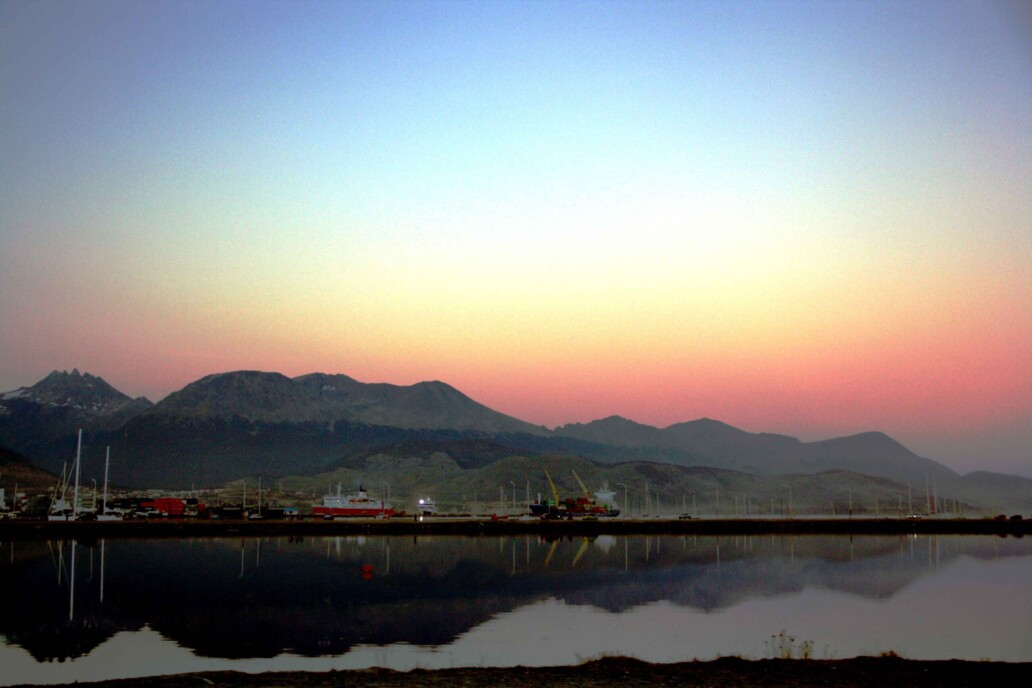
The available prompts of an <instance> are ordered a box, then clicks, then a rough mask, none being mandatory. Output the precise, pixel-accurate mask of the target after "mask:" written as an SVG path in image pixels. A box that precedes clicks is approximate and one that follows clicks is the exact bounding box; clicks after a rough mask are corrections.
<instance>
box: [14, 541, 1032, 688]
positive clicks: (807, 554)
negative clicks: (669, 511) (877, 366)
mask: <svg viewBox="0 0 1032 688" xmlns="http://www.w3.org/2000/svg"><path fill="white" fill-rule="evenodd" d="M1030 544H1032V543H1030V541H1029V540H1027V539H1016V538H998V537H981V536H980V537H974V536H936V537H910V536H904V537H896V536H865V537H852V538H850V537H845V536H812V537H799V536H780V535H777V536H739V537H722V538H718V537H693V536H686V537H673V536H667V537H613V536H600V537H598V538H594V539H587V538H572V539H563V540H556V541H546V540H541V539H538V538H536V537H533V536H519V537H512V538H475V537H474V538H467V537H420V538H412V537H368V538H366V537H333V538H303V539H302V538H261V539H239V540H234V539H226V538H218V539H185V540H166V539H162V540H114V541H112V540H109V541H107V542H105V541H100V542H99V543H91V542H5V543H2V548H3V549H2V550H0V576H2V581H3V584H4V585H3V590H4V592H5V598H6V599H5V601H4V612H3V614H2V615H0V634H2V636H3V638H4V641H3V645H0V666H3V667H4V671H3V672H2V673H0V683H2V684H5V685H9V684H13V683H47V682H64V681H74V680H79V681H92V680H101V679H107V678H122V677H134V676H143V675H157V674H165V673H178V672H185V671H202V670H219V669H235V670H239V671H270V670H294V669H297V670H313V671H317V670H329V669H344V668H359V667H368V666H387V667H391V668H396V669H409V668H414V667H426V668H439V667H451V666H512V665H518V664H524V665H545V664H575V663H578V662H580V661H583V660H585V659H589V658H592V657H596V656H599V655H602V654H623V655H628V656H634V657H639V658H641V659H645V660H648V661H654V662H670V661H682V660H691V659H710V658H713V657H716V656H718V655H732V654H737V655H742V656H746V657H764V656H770V655H771V654H772V653H774V652H775V650H774V642H773V636H776V635H777V634H779V633H780V632H781V631H785V632H786V633H787V634H788V635H791V636H793V637H795V638H797V639H799V642H800V643H802V642H803V641H808V642H809V645H810V647H812V650H813V654H814V655H815V656H817V657H850V656H855V655H859V654H878V653H880V652H884V651H888V650H892V651H894V652H897V653H898V654H900V655H902V656H905V657H911V658H918V659H946V658H960V659H981V658H989V659H996V660H1005V661H1032V634H1030V633H1029V626H1028V623H1029V619H1030V618H1032V592H1030V590H1029V586H1028V585H1027V582H1028V581H1029V580H1032V546H1030ZM105 588H106V589H105Z"/></svg>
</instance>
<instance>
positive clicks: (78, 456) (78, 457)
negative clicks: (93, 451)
mask: <svg viewBox="0 0 1032 688" xmlns="http://www.w3.org/2000/svg"><path fill="white" fill-rule="evenodd" d="M81 464H82V428H79V443H78V445H77V446H76V448H75V495H74V501H73V502H72V519H73V520H78V519H79V467H80V466H81ZM73 544H74V543H73Z"/></svg>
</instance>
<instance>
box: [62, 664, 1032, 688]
mask: <svg viewBox="0 0 1032 688" xmlns="http://www.w3.org/2000/svg"><path fill="white" fill-rule="evenodd" d="M61 685H63V686H69V687H70V686H77V687H79V688H86V687H89V688H129V687H133V688H137V687H138V688H188V687H189V688H198V687H200V688H205V687H208V686H215V687H220V688H223V687H224V688H244V687H245V686H246V687H248V688H251V687H253V688H331V687H333V688H338V687H348V686H356V687H357V686H361V687H362V688H402V687H405V688H446V687H447V688H473V687H479V686H489V687H490V688H575V687H577V688H580V687H584V688H618V687H619V688H634V687H638V686H640V687H641V688H645V687H649V688H654V687H655V686H683V687H685V688H696V687H698V688H702V687H703V686H706V687H716V686H739V687H741V688H753V687H756V688H759V687H761V686H763V687H764V688H778V687H782V686H784V687H788V686H822V687H827V688H859V687H860V686H878V687H879V688H881V687H884V686H892V687H893V688H903V687H906V686H929V687H930V686H937V687H938V686H941V687H946V688H952V687H957V688H959V687H961V686H965V687H966V686H1029V685H1032V663H1020V664H1011V663H1004V662H967V661H959V660H949V661H916V660H907V659H901V658H899V657H891V656H890V657H858V658H855V659H841V660H804V659H764V660H744V659H738V658H734V657H725V658H721V659H717V660H713V661H710V662H682V663H678V664H648V663H646V662H641V661H638V660H635V659H627V658H622V657H619V658H617V657H614V658H604V659H599V660H596V661H593V662H589V663H587V664H582V665H580V666H572V667H534V668H527V667H514V668H507V669H438V670H433V671H430V670H422V669H416V670H413V671H408V672H401V671H392V670H389V669H365V670H360V671H332V672H325V673H309V672H274V673H266V674H244V673H239V672H234V671H219V672H207V673H198V674H180V675H176V676H158V677H153V678H139V679H122V680H116V681H101V682H98V683H70V684H61Z"/></svg>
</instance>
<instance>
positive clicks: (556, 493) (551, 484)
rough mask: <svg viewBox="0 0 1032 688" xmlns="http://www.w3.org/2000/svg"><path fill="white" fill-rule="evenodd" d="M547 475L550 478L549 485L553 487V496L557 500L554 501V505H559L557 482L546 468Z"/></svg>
mask: <svg viewBox="0 0 1032 688" xmlns="http://www.w3.org/2000/svg"><path fill="white" fill-rule="evenodd" d="M544 471H545V477H546V478H547V479H548V486H549V487H551V488H552V498H553V499H554V500H555V501H553V502H552V506H559V490H557V489H556V487H555V483H553V482H552V476H550V475H549V474H548V469H547V468H546V469H544Z"/></svg>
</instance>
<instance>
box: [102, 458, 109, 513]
mask: <svg viewBox="0 0 1032 688" xmlns="http://www.w3.org/2000/svg"><path fill="white" fill-rule="evenodd" d="M110 465H111V447H108V448H107V454H106V455H105V457H104V502H103V504H101V505H100V513H102V514H106V513H107V479H108V466H110Z"/></svg>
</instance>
